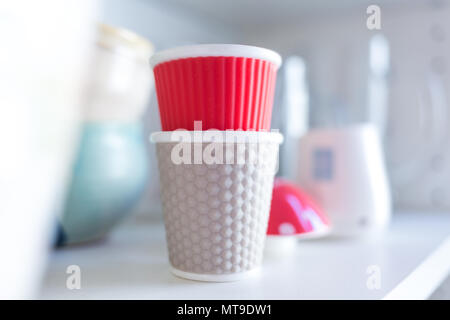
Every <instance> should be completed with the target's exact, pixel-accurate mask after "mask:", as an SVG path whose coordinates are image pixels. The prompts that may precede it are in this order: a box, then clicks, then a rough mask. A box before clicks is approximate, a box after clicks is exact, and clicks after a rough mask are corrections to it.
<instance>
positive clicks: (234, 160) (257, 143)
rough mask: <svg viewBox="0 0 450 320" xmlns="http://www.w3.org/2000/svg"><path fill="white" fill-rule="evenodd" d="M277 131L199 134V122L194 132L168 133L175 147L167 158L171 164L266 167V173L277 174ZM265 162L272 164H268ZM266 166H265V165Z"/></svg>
mask: <svg viewBox="0 0 450 320" xmlns="http://www.w3.org/2000/svg"><path fill="white" fill-rule="evenodd" d="M281 139H282V138H281V135H279V134H278V130H271V131H270V132H262V131H258V132H256V131H243V130H225V131H220V130H214V129H209V130H205V131H203V130H202V122H201V121H195V122H194V131H187V130H183V129H179V130H175V131H172V132H171V133H170V138H169V140H168V142H170V143H176V144H175V145H174V146H173V147H172V149H171V154H170V159H171V161H172V163H173V164H175V165H181V164H188V165H190V164H206V165H214V164H219V165H220V164H237V165H245V164H247V165H248V164H251V165H258V164H262V163H264V164H266V165H265V169H266V170H270V171H271V172H273V173H275V172H276V171H277V170H278V162H279V161H278V145H279V143H280V142H281ZM268 158H270V159H273V161H267V160H268ZM267 164H268V165H267Z"/></svg>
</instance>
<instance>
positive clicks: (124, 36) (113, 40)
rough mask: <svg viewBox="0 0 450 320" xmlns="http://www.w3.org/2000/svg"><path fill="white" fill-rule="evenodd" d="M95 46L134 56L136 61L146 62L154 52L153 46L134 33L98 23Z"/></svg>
mask: <svg viewBox="0 0 450 320" xmlns="http://www.w3.org/2000/svg"><path fill="white" fill-rule="evenodd" d="M97 44H98V45H100V46H102V47H104V48H106V49H110V50H113V51H119V52H123V53H127V54H128V55H130V54H131V55H134V56H135V57H136V58H137V59H139V60H143V61H145V62H147V61H148V59H149V58H150V56H151V55H152V54H153V52H154V47H153V44H152V43H151V42H150V41H148V40H147V39H146V38H144V37H142V36H139V35H137V34H136V33H134V32H132V31H130V30H127V29H123V28H119V27H113V26H110V25H108V24H104V23H100V24H99V26H98V39H97Z"/></svg>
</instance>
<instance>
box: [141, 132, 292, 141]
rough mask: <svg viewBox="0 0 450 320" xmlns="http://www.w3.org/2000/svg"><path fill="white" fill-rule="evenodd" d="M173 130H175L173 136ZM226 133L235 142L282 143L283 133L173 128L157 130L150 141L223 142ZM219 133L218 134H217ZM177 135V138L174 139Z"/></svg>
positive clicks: (225, 138)
mask: <svg viewBox="0 0 450 320" xmlns="http://www.w3.org/2000/svg"><path fill="white" fill-rule="evenodd" d="M174 132H177V133H178V134H176V136H175V137H174V136H173V134H174ZM183 133H184V134H188V135H189V136H190V137H189V141H185V140H183V138H182V137H183V136H182V135H183ZM226 133H231V134H233V135H234V137H236V138H237V139H239V140H237V141H234V140H233V142H236V143H246V142H257V143H277V144H281V143H283V139H284V138H283V135H282V134H281V133H279V132H266V131H241V130H204V131H188V130H175V131H157V132H153V133H152V134H151V135H150V141H151V142H153V143H180V142H188V143H189V142H191V143H192V142H193V143H202V142H205V143H210V142H225V143H227V136H226ZM219 134H220V136H219ZM176 137H179V139H176Z"/></svg>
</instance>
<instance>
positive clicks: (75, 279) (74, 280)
mask: <svg viewBox="0 0 450 320" xmlns="http://www.w3.org/2000/svg"><path fill="white" fill-rule="evenodd" d="M66 273H67V274H68V275H69V276H68V277H67V279H66V288H67V289H69V290H79V289H81V268H80V266H78V265H76V264H72V265H70V266H68V267H67V269H66Z"/></svg>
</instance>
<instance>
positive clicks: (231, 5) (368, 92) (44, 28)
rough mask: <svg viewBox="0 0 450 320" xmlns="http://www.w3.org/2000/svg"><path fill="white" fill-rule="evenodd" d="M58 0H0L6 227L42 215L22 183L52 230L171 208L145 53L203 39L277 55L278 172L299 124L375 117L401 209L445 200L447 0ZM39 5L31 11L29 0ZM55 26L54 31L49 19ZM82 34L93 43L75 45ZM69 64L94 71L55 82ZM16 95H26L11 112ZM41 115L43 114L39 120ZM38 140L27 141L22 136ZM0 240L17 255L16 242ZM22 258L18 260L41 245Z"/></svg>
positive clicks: (292, 151)
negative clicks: (162, 178)
mask: <svg viewBox="0 0 450 320" xmlns="http://www.w3.org/2000/svg"><path fill="white" fill-rule="evenodd" d="M57 2H58V1H54V0H45V1H43V2H42V4H41V5H40V6H38V7H36V6H35V5H31V3H32V2H31V1H26V0H25V1H14V2H9V1H4V3H2V4H1V5H0V9H1V11H0V13H1V14H0V29H3V33H2V31H0V34H3V35H4V36H5V37H4V38H5V39H6V42H5V43H4V46H3V45H2V49H0V63H1V65H0V66H1V67H2V70H6V71H2V72H3V74H2V76H0V84H1V86H4V88H9V89H5V90H2V91H3V92H0V98H1V99H0V107H2V112H3V113H4V114H5V116H4V117H2V118H3V119H2V120H3V121H1V120H0V124H1V126H2V128H0V133H1V137H0V139H2V140H0V142H1V143H2V145H1V150H2V152H4V154H5V155H7V156H6V157H5V159H4V160H3V161H2V162H1V163H0V164H1V166H0V174H1V175H0V188H1V190H2V192H3V195H4V199H7V198H9V199H10V202H4V203H6V204H4V205H3V207H1V208H3V209H2V210H3V212H2V213H1V215H0V218H2V219H4V223H3V229H5V230H6V229H10V228H9V226H10V225H11V224H12V222H11V221H13V219H14V218H12V214H15V211H17V212H22V213H24V215H23V217H22V216H20V215H18V216H19V217H20V219H22V220H20V219H19V220H17V225H20V223H22V222H23V221H32V220H27V219H28V218H29V215H30V213H29V212H30V208H29V207H26V206H25V203H24V204H21V205H20V206H18V203H19V202H20V199H21V197H22V196H23V195H24V194H25V195H26V194H27V192H28V195H33V197H32V198H33V199H34V200H35V201H37V202H39V201H41V202H42V203H41V202H40V203H41V204H42V205H41V207H40V208H41V209H42V210H41V211H42V212H48V211H50V212H52V213H53V214H52V216H51V217H50V216H49V217H47V218H46V219H43V221H47V225H48V227H47V228H44V227H43V228H42V234H52V235H53V232H49V231H48V230H53V229H55V230H57V231H55V233H56V234H55V235H54V237H53V236H52V239H53V238H55V239H56V240H54V241H53V240H49V241H50V242H52V243H55V244H58V245H65V244H69V243H79V242H85V241H89V240H94V239H98V238H101V237H103V235H105V234H106V233H107V232H108V231H110V230H111V228H112V227H114V226H115V225H116V224H117V223H118V222H120V221H122V220H123V219H124V218H125V217H127V216H128V217H129V218H131V219H135V220H138V221H141V220H155V221H162V211H161V201H160V198H159V182H158V171H157V163H156V156H155V147H154V145H151V144H150V143H149V142H148V137H149V134H150V133H151V132H154V131H158V130H160V129H161V127H160V121H159V113H158V105H157V99H156V94H155V91H154V85H153V75H152V72H151V69H150V66H149V64H148V58H149V57H150V56H151V55H152V54H153V52H155V51H159V50H163V49H167V48H171V47H174V46H180V45H189V44H200V43H237V44H247V45H255V46H261V47H265V48H269V49H272V50H274V51H277V52H278V53H280V55H281V56H282V57H283V65H282V67H281V68H280V70H279V72H278V78H277V87H276V95H275V101H274V110H273V118H272V128H276V129H280V131H281V132H282V133H283V134H284V136H285V139H286V140H285V143H284V144H283V146H282V147H281V154H280V171H279V173H278V175H279V176H282V177H285V178H288V179H290V180H296V179H297V175H298V172H297V167H298V144H299V139H300V137H301V136H303V135H304V134H305V133H307V132H308V131H309V130H313V129H319V128H344V127H348V126H351V125H353V124H358V123H363V122H370V123H372V124H373V125H374V126H375V127H376V128H377V130H378V132H379V134H380V138H381V142H382V147H383V151H384V158H385V159H384V160H385V163H386V168H387V173H388V181H389V185H390V191H391V194H392V200H393V207H394V214H395V211H401V210H421V211H427V212H430V213H435V212H436V213H437V212H445V213H447V214H450V213H448V212H450V188H448V185H447V183H448V181H450V161H449V157H450V151H449V150H450V145H449V144H450V139H449V135H450V126H448V121H449V120H450V109H449V105H448V95H449V94H450V81H449V80H450V79H449V78H448V77H449V74H448V73H449V72H450V71H449V64H450V60H449V57H450V20H449V19H448V17H449V15H450V1H446V0H408V1H407V0H377V1H366V0H342V1H331V0H303V1H298V0H278V1H268V0H241V1H219V0H128V1H124V0H100V1H91V2H86V1H80V2H79V4H78V5H77V8H79V9H80V10H79V12H78V11H71V10H69V9H67V8H71V7H70V6H68V7H67V8H63V7H62V6H61V5H57V4H56V3H57ZM64 2H65V1H64ZM13 3H14V4H13ZM65 3H66V2H65ZM67 3H71V5H74V2H73V1H70V0H69V1H67ZM370 5H376V6H378V7H379V8H380V10H381V11H380V16H379V17H380V19H381V20H380V21H381V23H380V25H379V28H375V29H373V28H369V27H368V25H367V20H368V18H369V16H370V15H371V12H372V11H370V12H368V11H367V10H368V7H369V6H370ZM25 8H27V9H26V10H25ZM29 8H34V11H33V12H36V14H35V15H34V16H33V17H31V15H30V14H25V13H24V12H25V11H30V10H28V9H29ZM53 12H55V13H56V14H55V15H56V16H58V17H59V18H58V19H57V20H55V17H54V16H55V15H53ZM68 17H71V19H65V18H68ZM46 19H47V20H48V21H49V22H48V23H46V24H45V23H43V22H42V21H44V20H45V21H47V20H46ZM33 21H34V24H33ZM22 23H23V24H22ZM98 23H102V24H101V25H99V24H98ZM35 25H38V26H40V27H39V28H35V29H33V27H34V26H35ZM55 26H61V28H55ZM80 26H83V28H81V27H80ZM54 29H59V30H60V32H59V33H58V32H56V33H50V30H54ZM5 30H8V31H5ZM11 30H12V31H11ZM15 30H17V32H16V31H15ZM6 36H8V37H6ZM38 36H39V37H40V38H39V37H38ZM20 37H22V38H20ZM70 37H72V39H75V40H74V41H67V39H70ZM17 39H25V40H26V41H29V42H26V41H24V42H20V41H17ZM32 39H41V40H42V41H43V42H42V41H41V42H40V43H46V47H45V48H44V46H40V45H39V44H38V41H36V42H33V41H32ZM55 39H58V40H57V41H55ZM60 39H61V40H60ZM62 39H64V41H63V40H62ZM45 41H47V42H48V43H47V42H45ZM25 44H26V45H25ZM78 44H79V45H78ZM63 46H65V48H66V50H63V49H62V47H63ZM83 46H85V47H89V48H86V50H85V51H86V52H83V53H81V49H80V48H82V47H83ZM3 48H7V50H4V49H3ZM70 48H78V49H80V50H78V51H80V52H78V51H77V52H71V53H70V50H69V49H70ZM83 48H84V47H83ZM19 53H20V54H19ZM30 55H32V59H30ZM43 57H46V59H42V58H43ZM61 57H65V58H64V59H62V58H61ZM54 58H56V60H55V59H54ZM59 58H61V59H59ZM24 61H27V62H26V63H25V64H24ZM6 66H10V68H9V69H8V68H6ZM19 66H20V67H19ZM64 67H65V68H66V69H64ZM74 70H75V71H74ZM81 71H83V72H81ZM46 72H48V74H51V75H54V77H53V76H52V77H48V76H47V73H46ZM78 73H79V74H78ZM81 73H82V74H81ZM12 75H14V76H12ZM65 75H66V76H65ZM69 75H74V76H73V77H72V78H71V79H73V82H75V79H76V80H79V78H80V79H81V78H82V79H84V80H82V81H79V82H80V83H81V84H73V83H66V82H61V81H60V80H61V79H64V78H69ZM11 78H14V79H15V80H14V81H16V80H17V81H16V82H14V81H10V80H9V79H11ZM24 79H27V81H24ZM11 88H12V89H11ZM24 88H27V90H28V89H29V90H28V91H26V90H25V89H24ZM68 88H69V89H68ZM13 89H14V90H15V91H14V90H13ZM34 91H36V92H34ZM23 92H27V93H25V94H23ZM30 92H32V93H30ZM55 92H58V94H55ZM56 96H57V99H56V98H54V97H56ZM50 97H52V98H50ZM65 103H67V106H65V107H63V108H60V107H61V106H62V105H64V104H65ZM10 105H14V106H20V108H19V107H17V108H16V107H15V109H14V110H16V111H14V110H12V111H11V108H8V106H10ZM69 105H70V107H69ZM75 110H76V111H75ZM49 115H50V116H49ZM36 119H39V121H38V123H39V125H30V124H32V123H34V122H36ZM15 121H16V122H15ZM8 124H9V126H8ZM16 124H17V125H16ZM49 128H52V130H54V131H52V130H50V129H49ZM69 129H70V130H69ZM27 130H28V131H27ZM57 130H59V131H57ZM64 130H66V131H64ZM69 131H70V132H69ZM11 132H16V133H20V137H19V138H18V139H17V140H16V141H18V143H20V142H23V146H25V147H24V148H23V150H22V149H21V148H19V147H17V145H19V144H17V145H16V144H12V143H11V141H10V140H9V139H6V137H8V136H9V135H10V134H11ZM24 132H25V133H24ZM36 133H39V134H38V135H36ZM30 137H33V138H30ZM56 137H59V139H56ZM27 139H28V140H27ZM39 139H40V140H39ZM56 140H58V141H56ZM48 141H52V143H53V144H51V143H50V144H49V143H48ZM36 145H37V146H39V148H35V149H32V152H31V151H30V150H31V149H28V148H27V147H26V146H33V147H34V146H36ZM49 146H50V147H49ZM36 155H45V157H43V158H45V159H43V162H42V164H41V165H40V167H39V166H36V165H35V164H32V163H28V162H26V161H24V162H23V163H22V162H20V161H19V162H17V163H16V162H15V161H16V160H17V159H25V158H27V159H34V158H33V157H36ZM63 155H64V156H63ZM69 158H70V159H73V160H68V159H69ZM5 160H6V161H5ZM8 161H9V162H8ZM55 163H56V165H55ZM62 163H64V165H62ZM14 165H15V167H14ZM21 166H22V167H21ZM31 167H33V168H31ZM11 168H13V169H12V170H11ZM23 168H28V169H29V170H30V172H34V173H33V175H32V176H33V177H34V179H35V181H41V180H42V179H45V177H50V178H48V180H49V182H48V186H47V187H42V186H39V185H31V186H30V187H29V189H26V188H25V189H24V188H22V184H21V183H19V182H17V181H22V182H23V183H25V184H26V181H27V179H29V177H30V176H28V178H27V176H26V174H25V173H26V172H27V171H24V170H22V169H23ZM30 168H31V169H30ZM36 168H38V169H36ZM42 168H44V169H45V170H41V169H42ZM52 168H53V169H54V168H57V169H54V170H52ZM28 169H27V170H28ZM39 170H41V172H40V175H39V174H37V173H36V171H39ZM54 171H58V172H57V173H55V174H54V176H55V177H53V176H52V174H51V173H52V172H54ZM19 173H20V174H19ZM20 179H22V180H20ZM52 179H53V180H54V181H55V182H54V183H53V182H52V181H53V180H52ZM11 181H15V182H17V184H15V185H14V186H15V187H14V188H11ZM56 181H58V182H56ZM63 185H64V186H67V188H66V187H63ZM66 189H67V191H63V190H66ZM14 192H15V193H14ZM13 194H14V196H13ZM41 194H43V196H41ZM38 198H39V199H41V200H39V199H38ZM42 199H48V201H47V203H46V204H45V205H44V202H45V201H43V200H42ZM38 200H39V201H38ZM32 204H33V202H32V201H30V202H29V205H30V206H31V205H32ZM19 207H20V208H19ZM36 208H37V207H36ZM8 212H9V213H10V214H11V216H8V215H7V213H8ZM26 212H28V214H25V213H26ZM43 215H44V213H43ZM35 219H36V221H37V220H38V218H36V217H35ZM33 221H34V220H33ZM52 221H56V222H57V223H56V226H55V227H53V225H54V223H53V222H52ZM28 224H29V225H30V228H29V229H30V230H31V229H32V228H34V226H35V224H34V222H33V223H31V222H29V223H28ZM43 224H45V223H43ZM1 228H2V226H0V231H1V230H2V229H1ZM0 233H1V232H0ZM23 233H24V234H26V228H24V229H23ZM4 236H5V239H6V237H7V236H8V235H7V234H6V233H5V234H4ZM15 236H16V237H17V238H20V236H19V235H18V234H17V235H15ZM29 237H35V238H38V237H39V235H37V234H36V235H29ZM23 239H25V238H23ZM30 239H31V238H30ZM30 239H29V240H27V241H30ZM24 241H25V240H24ZM42 241H43V243H45V241H44V240H42ZM3 242H4V241H3ZM24 245H26V244H24ZM40 246H41V247H43V246H44V245H43V244H41V245H40ZM0 249H2V250H5V252H9V253H10V254H11V255H14V253H13V252H12V251H11V249H10V248H7V246H4V247H0ZM8 250H9V251H8ZM41 250H42V248H41ZM16 258H17V259H18V260H17V261H16V262H17V263H16V266H17V265H19V261H22V262H23V261H36V259H37V258H36V255H35V256H32V257H30V258H29V259H30V260H20V259H19V258H18V257H16ZM33 259H34V260H33ZM5 261H6V260H5ZM11 261H12V260H11ZM12 266H13V264H11V265H10V266H9V268H11V270H12V269H14V267H12ZM3 267H7V268H8V266H6V265H5V266H3ZM18 272H19V271H18ZM23 272H25V271H23ZM0 273H1V272H0ZM0 280H1V279H0ZM24 283H25V280H24ZM12 287H13V283H10V288H12ZM25 287H26V285H25V284H24V288H25ZM5 288H6V287H4V289H5ZM6 290H8V289H6ZM24 291H26V290H25V289H24ZM4 292H7V291H4ZM1 296H2V295H1V290H0V297H1ZM18 296H23V292H19V293H18Z"/></svg>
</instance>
